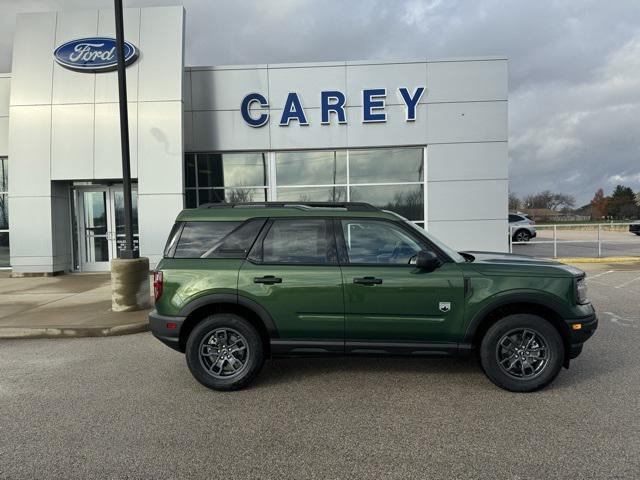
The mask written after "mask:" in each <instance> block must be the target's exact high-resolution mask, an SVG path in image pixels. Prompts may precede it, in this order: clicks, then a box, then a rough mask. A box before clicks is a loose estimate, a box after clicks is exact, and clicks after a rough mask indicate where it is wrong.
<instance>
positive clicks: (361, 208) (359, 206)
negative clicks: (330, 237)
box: [198, 202, 379, 212]
mask: <svg viewBox="0 0 640 480" xmlns="http://www.w3.org/2000/svg"><path fill="white" fill-rule="evenodd" d="M243 207H264V208H343V209H345V210H348V211H356V212H376V211H378V210H379V209H378V208H377V207H374V206H373V205H371V204H370V203H365V202H239V203H227V202H220V203H204V204H202V205H200V206H199V207H198V208H243Z"/></svg>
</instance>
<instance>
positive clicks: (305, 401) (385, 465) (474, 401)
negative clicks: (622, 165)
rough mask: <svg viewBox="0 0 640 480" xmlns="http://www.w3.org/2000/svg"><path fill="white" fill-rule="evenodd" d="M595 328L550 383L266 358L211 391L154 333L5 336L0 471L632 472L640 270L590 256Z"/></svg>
mask: <svg viewBox="0 0 640 480" xmlns="http://www.w3.org/2000/svg"><path fill="white" fill-rule="evenodd" d="M585 269H586V270H587V273H588V275H589V288H590V296H591V298H592V299H593V301H594V305H595V307H596V310H597V312H598V315H599V317H600V327H599V329H598V331H597V332H596V334H595V336H594V337H593V338H592V339H591V340H590V341H589V342H588V343H587V345H586V346H585V349H584V352H583V353H582V355H581V356H580V357H579V358H578V359H576V360H575V361H573V362H572V364H571V368H570V369H569V370H564V369H563V370H562V371H561V373H560V376H559V377H558V379H557V381H556V382H554V383H553V384H552V385H550V386H549V387H548V388H547V389H545V390H542V391H540V392H536V393H532V394H515V393H510V392H505V391H503V390H500V389H498V388H497V387H495V386H493V385H492V384H491V383H490V382H489V381H488V380H487V379H486V378H485V377H484V375H483V374H482V371H481V370H480V367H479V366H478V364H477V362H475V361H474V360H473V359H470V360H455V359H415V358H393V359H390V358H387V359H385V358H326V359H323V358H318V359H304V360H299V359H290V360H287V359H283V360H277V361H270V362H267V364H266V365H265V368H264V369H263V371H262V372H261V374H260V375H259V376H258V378H257V381H256V383H255V384H254V385H253V386H252V387H250V388H248V389H246V390H241V391H238V392H214V391H210V390H207V389H206V388H204V387H203V386H202V385H200V384H199V383H198V382H196V380H194V379H193V377H192V376H191V374H190V373H189V370H188V369H187V366H186V364H185V359H184V356H183V355H181V354H179V353H178V352H174V351H173V350H171V349H169V348H168V347H166V346H164V345H162V344H161V343H160V342H158V341H157V340H156V339H154V338H153V337H152V336H151V335H150V334H149V333H142V334H138V335H127V336H121V337H112V338H80V339H60V340H55V341H54V340H47V339H40V340H20V341H16V340H0V404H1V405H2V417H1V420H0V479H5V478H6V479H11V480H21V479H32V478H47V479H57V478H60V479H64V480H70V479H76V478H77V479H83V480H84V479H93V478H95V479H104V478H118V479H119V478H131V479H158V478H171V479H179V478H185V479H187V478H224V479H226V478H230V479H235V478H247V479H254V478H256V479H258V478H259V479H271V478H273V479H278V480H280V479H300V478H305V479H314V478H318V479H327V478H331V479H340V478H345V479H347V478H348V479H361V478H362V479H365V478H366V479H369V478H375V479H402V480H404V479H413V478H421V479H422V478H429V479H440V478H442V479H452V478H455V479H466V478H469V479H471V478H472V479H491V480H494V479H505V480H506V479H511V480H513V479H519V480H528V479H531V480H537V479H571V480H573V479H578V478H579V479H604V478H607V479H608V478H617V479H627V478H628V479H633V478H637V477H638V472H639V471H640V456H639V455H638V452H640V435H638V432H640V415H638V409H639V407H640V403H639V400H638V399H639V398H640V311H639V310H638V302H637V299H638V298H640V269H638V267H637V266H635V267H631V266H626V265H611V266H609V265H595V266H586V267H585Z"/></svg>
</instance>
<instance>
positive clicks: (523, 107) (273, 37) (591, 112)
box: [0, 0, 640, 203]
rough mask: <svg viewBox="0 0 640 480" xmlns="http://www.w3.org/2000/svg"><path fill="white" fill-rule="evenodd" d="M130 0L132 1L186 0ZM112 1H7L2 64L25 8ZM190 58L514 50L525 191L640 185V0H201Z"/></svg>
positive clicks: (515, 131)
mask: <svg viewBox="0 0 640 480" xmlns="http://www.w3.org/2000/svg"><path fill="white" fill-rule="evenodd" d="M176 3H177V2H173V1H162V0H154V1H139V0H138V1H128V0H125V5H126V6H150V5H169V4H176ZM96 6H97V7H103V8H104V7H111V6H112V2H111V1H98V0H68V1H62V0H59V1H53V0H40V1H35V0H33V1H29V0H27V1H25V0H20V1H18V0H2V3H0V11H1V13H2V15H1V16H0V71H10V69H11V67H10V56H11V42H12V38H13V27H14V23H15V14H16V13H17V12H23V11H43V10H60V9H75V8H92V7H96ZM184 6H185V9H186V11H187V37H186V63H187V64H188V65H220V64H245V63H247V64H253V63H276V62H296V61H324V60H344V59H346V60H355V59H369V58H383V59H384V58H411V57H427V56H428V57H450V56H473V55H506V56H507V57H508V58H509V59H510V62H509V69H510V97H509V99H510V112H509V124H510V165H511V167H510V169H511V170H510V175H511V188H512V190H513V191H515V192H516V193H518V194H521V195H524V194H528V193H534V192H536V191H539V190H542V189H547V188H548V189H552V190H558V191H563V192H566V193H571V194H574V195H576V197H577V198H578V201H579V202H581V203H583V202H586V201H588V200H589V199H590V198H591V196H592V195H593V192H594V191H595V189H596V188H598V187H603V188H605V189H606V190H611V189H612V188H613V186H614V185H615V184H616V183H617V182H623V183H626V184H628V185H629V186H631V187H632V188H634V189H635V190H638V189H640V147H639V145H640V140H639V139H640V122H639V121H638V120H637V119H638V118H639V115H638V114H639V113H640V84H639V83H638V81H639V80H638V79H640V63H639V62H640V60H639V59H640V2H638V1H637V0H626V1H625V0H616V1H614V2H602V1H597V0H585V1H573V2H565V1H536V2H533V1H531V2H510V1H502V0H501V1H498V0H486V1H476V0H466V1H462V0H460V1H454V0H446V1H444V0H442V1H440V0H394V1H389V0H361V1H344V0H323V1H317V0H316V1H314V0H268V1H267V0H243V1H224V0H215V1H212V0H199V1H196V0H192V1H185V2H184Z"/></svg>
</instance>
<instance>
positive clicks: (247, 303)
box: [178, 293, 279, 338]
mask: <svg viewBox="0 0 640 480" xmlns="http://www.w3.org/2000/svg"><path fill="white" fill-rule="evenodd" d="M220 303H233V304H236V305H240V306H243V307H245V308H247V309H249V310H251V311H252V312H253V313H255V314H256V315H257V316H258V318H259V319H260V321H261V322H262V324H263V325H264V327H265V329H266V330H267V333H268V334H269V338H279V334H278V328H277V327H276V323H275V321H274V320H273V317H272V316H271V314H269V312H268V311H267V310H266V309H265V308H264V307H263V306H262V305H260V304H259V303H258V302H256V301H254V300H251V299H250V298H247V297H243V296H242V295H237V294H234V293H209V294H206V295H202V296H200V297H198V298H196V299H194V300H192V301H190V302H189V303H187V304H186V305H185V306H184V307H182V309H181V310H180V313H178V315H179V316H181V317H187V316H189V315H190V314H191V313H193V312H194V311H196V310H197V309H198V308H201V307H205V306H210V305H217V304H220Z"/></svg>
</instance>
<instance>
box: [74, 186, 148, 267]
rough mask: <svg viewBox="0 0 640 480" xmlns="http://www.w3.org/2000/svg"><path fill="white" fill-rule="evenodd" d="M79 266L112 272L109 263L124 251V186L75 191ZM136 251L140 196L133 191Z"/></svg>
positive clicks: (135, 245)
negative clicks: (119, 252) (120, 251)
mask: <svg viewBox="0 0 640 480" xmlns="http://www.w3.org/2000/svg"><path fill="white" fill-rule="evenodd" d="M75 196H76V197H75V200H76V208H77V210H76V215H77V225H78V252H77V254H78V267H79V268H80V271H83V272H99V271H108V270H109V261H110V260H111V259H112V258H115V257H117V256H118V251H119V250H122V249H123V248H124V196H123V193H122V187H121V186H114V187H90V188H82V189H77V190H76V191H75ZM132 210H133V234H134V248H135V249H138V245H139V239H138V195H137V190H136V189H135V188H134V189H132Z"/></svg>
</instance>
